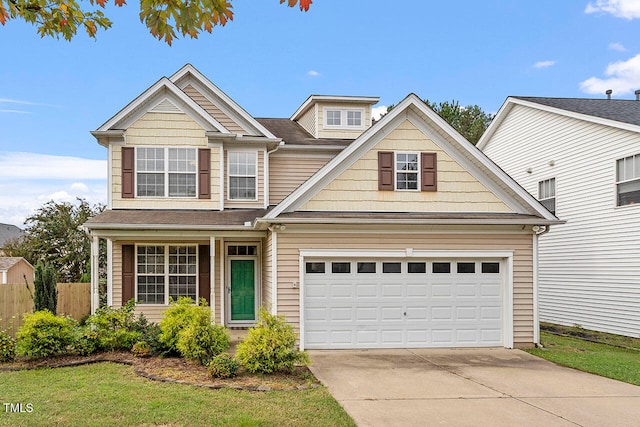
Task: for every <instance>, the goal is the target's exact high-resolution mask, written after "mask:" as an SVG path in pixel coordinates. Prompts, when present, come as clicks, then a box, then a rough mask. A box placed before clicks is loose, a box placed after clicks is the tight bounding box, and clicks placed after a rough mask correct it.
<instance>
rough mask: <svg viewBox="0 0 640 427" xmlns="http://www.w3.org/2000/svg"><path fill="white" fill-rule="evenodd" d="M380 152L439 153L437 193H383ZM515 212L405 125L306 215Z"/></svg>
mask: <svg viewBox="0 0 640 427" xmlns="http://www.w3.org/2000/svg"><path fill="white" fill-rule="evenodd" d="M378 151H396V152H435V153H437V156H438V165H437V166H438V168H437V170H438V175H437V180H438V191H435V192H424V191H422V192H421V191H379V190H378ZM399 203H401V204H402V209H401V210H402V211H412V212H511V209H510V208H509V207H508V206H507V205H506V204H505V203H504V202H502V201H501V200H500V199H499V198H498V197H496V196H495V195H494V194H493V193H492V192H491V191H490V190H489V189H487V188H486V187H485V186H484V185H483V184H482V183H480V182H479V181H478V180H477V179H476V178H475V177H474V176H473V175H471V174H470V173H469V172H467V171H466V170H465V169H464V168H463V167H462V166H461V165H460V164H458V163H457V162H456V161H455V160H453V159H452V158H451V157H450V156H449V155H447V153H445V152H444V151H443V150H442V149H441V148H440V147H438V146H437V145H436V144H435V143H434V142H433V141H432V140H430V139H429V138H427V136H426V135H424V134H423V133H422V132H421V131H420V130H419V129H417V128H416V127H415V126H414V125H413V124H412V123H411V122H409V121H408V120H405V121H404V122H403V123H402V124H401V125H400V126H398V127H397V128H396V129H395V130H393V131H392V132H391V133H390V134H389V135H388V136H387V137H386V138H384V139H383V140H382V141H380V142H379V143H378V144H377V145H376V146H375V147H374V148H373V149H372V150H370V151H369V152H368V153H366V154H365V155H364V156H362V158H360V159H359V160H357V161H356V162H355V163H354V164H353V165H351V166H350V167H349V168H348V169H347V170H346V171H344V172H343V173H342V174H340V175H339V176H338V177H337V178H336V179H334V180H333V181H332V182H331V183H329V184H328V185H327V186H326V187H325V188H324V189H322V190H321V191H320V192H318V194H316V195H315V196H313V197H312V198H311V200H309V201H308V202H307V203H306V204H304V205H303V206H302V207H301V208H300V210H303V211H305V210H306V211H343V210H354V211H374V212H389V211H397V210H398V206H399V205H398V204H399Z"/></svg>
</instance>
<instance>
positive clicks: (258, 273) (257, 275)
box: [223, 240, 262, 326]
mask: <svg viewBox="0 0 640 427" xmlns="http://www.w3.org/2000/svg"><path fill="white" fill-rule="evenodd" d="M254 245H255V246H256V255H228V248H229V246H254ZM223 250H224V256H223V259H224V260H225V264H226V267H227V275H226V277H225V283H226V284H227V291H228V293H227V298H226V300H225V306H226V311H227V316H228V318H227V319H226V324H227V325H230V326H251V325H254V324H255V322H256V321H257V320H258V312H259V310H260V305H261V304H262V284H261V277H262V268H261V266H262V242H261V241H257V240H254V241H249V240H246V241H226V242H225V243H224V245H223ZM233 260H252V261H253V262H254V278H253V280H254V282H253V291H254V308H253V310H254V318H253V320H232V319H231V314H232V313H231V261H233Z"/></svg>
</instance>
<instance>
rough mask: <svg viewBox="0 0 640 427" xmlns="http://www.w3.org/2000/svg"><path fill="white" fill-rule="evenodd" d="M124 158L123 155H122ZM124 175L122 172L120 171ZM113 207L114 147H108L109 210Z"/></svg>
mask: <svg viewBox="0 0 640 427" xmlns="http://www.w3.org/2000/svg"><path fill="white" fill-rule="evenodd" d="M120 155H121V156H122V154H120ZM120 174H121V175H122V170H121V171H120ZM112 207H113V145H111V144H109V145H108V146H107V209H111V208H112Z"/></svg>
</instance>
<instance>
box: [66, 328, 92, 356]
mask: <svg viewBox="0 0 640 427" xmlns="http://www.w3.org/2000/svg"><path fill="white" fill-rule="evenodd" d="M72 347H73V352H74V353H75V354H78V355H80V356H89V355H90V354H93V353H95V352H96V351H97V350H98V333H97V332H96V331H94V330H92V329H91V328H90V327H88V326H77V327H75V328H74V330H73V344H72Z"/></svg>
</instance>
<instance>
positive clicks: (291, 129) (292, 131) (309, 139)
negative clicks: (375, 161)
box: [256, 118, 353, 147]
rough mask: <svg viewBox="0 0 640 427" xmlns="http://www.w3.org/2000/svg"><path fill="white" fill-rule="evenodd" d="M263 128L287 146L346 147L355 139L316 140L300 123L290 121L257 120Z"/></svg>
mask: <svg viewBox="0 0 640 427" xmlns="http://www.w3.org/2000/svg"><path fill="white" fill-rule="evenodd" d="M256 120H257V121H258V122H259V123H260V124H261V125H262V126H264V127H266V128H267V129H268V130H269V132H271V133H272V134H274V135H275V136H277V137H278V138H282V139H283V140H284V142H285V144H295V145H316V146H318V145H335V146H341V147H346V146H347V145H349V144H351V143H352V142H353V139H339V138H314V137H313V135H311V134H310V133H309V132H307V131H306V130H305V129H304V128H303V127H302V126H300V125H299V124H298V122H294V121H293V120H289V119H270V118H258V119H256Z"/></svg>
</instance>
